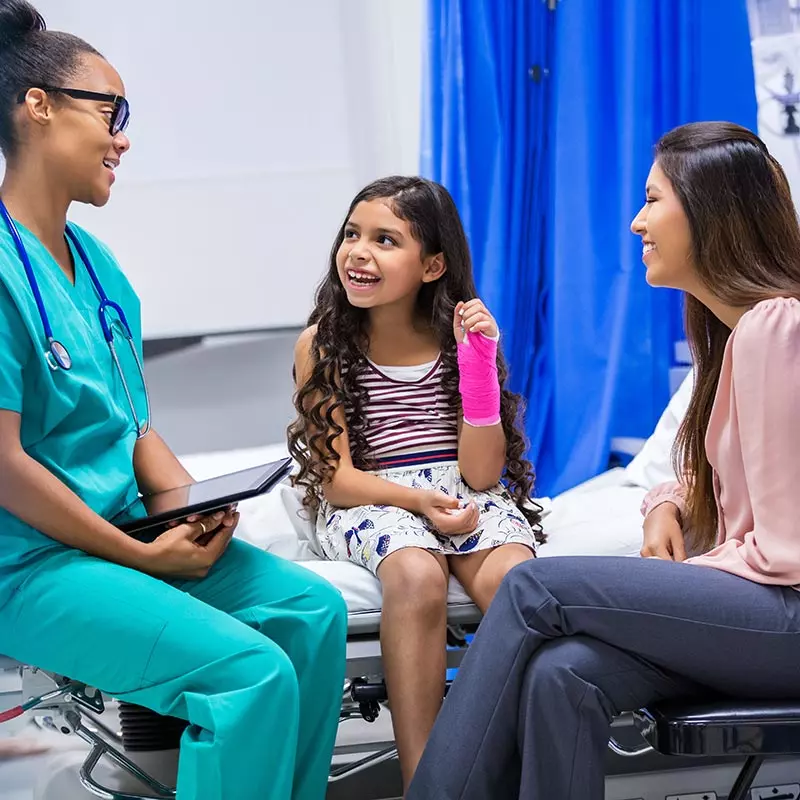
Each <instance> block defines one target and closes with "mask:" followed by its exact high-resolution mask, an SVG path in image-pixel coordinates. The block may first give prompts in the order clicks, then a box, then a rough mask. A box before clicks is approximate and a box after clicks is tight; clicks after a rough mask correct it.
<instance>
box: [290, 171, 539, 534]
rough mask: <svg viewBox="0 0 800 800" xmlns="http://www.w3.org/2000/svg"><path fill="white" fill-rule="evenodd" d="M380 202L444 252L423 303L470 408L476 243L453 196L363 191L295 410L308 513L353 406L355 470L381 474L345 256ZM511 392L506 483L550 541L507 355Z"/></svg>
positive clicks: (325, 288) (506, 396) (445, 379)
mask: <svg viewBox="0 0 800 800" xmlns="http://www.w3.org/2000/svg"><path fill="white" fill-rule="evenodd" d="M371 200H385V201H387V203H388V204H389V206H390V207H391V209H392V211H393V213H394V214H395V215H396V216H397V217H399V218H400V219H403V220H405V221H406V222H408V223H409V226H410V228H411V233H412V235H413V237H414V239H415V240H416V241H417V242H418V243H419V244H420V246H421V251H422V253H421V254H422V257H423V258H426V257H427V256H431V255H435V254H437V253H442V255H443V257H444V262H445V265H446V271H445V273H444V275H442V277H441V278H439V279H438V280H435V281H432V282H431V283H425V284H423V285H422V286H421V288H420V290H419V294H418V296H417V311H418V316H419V318H420V319H424V320H429V322H430V327H431V329H432V330H433V332H434V333H435V335H436V337H437V338H438V340H439V346H440V350H441V354H442V355H441V358H442V365H443V375H442V385H443V388H444V391H445V394H446V395H447V398H448V401H449V403H450V404H451V405H452V407H453V408H460V407H461V396H460V394H459V390H458V362H457V358H456V341H455V336H454V334H453V315H454V313H455V307H456V305H457V304H458V302H459V301H461V300H470V299H472V298H474V297H476V295H477V292H476V289H475V283H474V280H473V277H472V259H471V258H470V252H469V246H468V244H467V238H466V235H465V234H464V228H463V226H462V224H461V219H460V217H459V215H458V210H457V209H456V206H455V203H454V202H453V198H452V197H451V196H450V194H449V192H448V191H447V190H446V189H445V188H444V187H443V186H441V185H439V184H438V183H434V182H433V181H429V180H425V179H423V178H418V177H399V176H394V177H389V178H382V179H380V180H377V181H375V182H374V183H371V184H370V185H369V186H367V187H366V188H364V189H362V190H361V191H360V192H359V193H358V194H357V195H356V197H355V198H354V199H353V202H352V203H351V204H350V208H349V209H348V212H347V215H346V216H345V219H344V222H343V223H342V226H341V228H340V229H339V233H338V234H337V236H336V239H335V241H334V243H333V247H332V248H331V253H330V260H329V266H328V272H327V274H326V276H325V278H324V279H323V280H322V282H321V284H320V285H319V287H318V289H317V293H316V302H315V308H314V310H313V312H312V313H311V316H310V317H309V320H308V325H309V326H316V332H315V334H314V340H313V344H312V347H311V357H312V369H311V374H310V377H309V378H308V380H307V381H306V383H305V384H304V385H303V386H299V387H298V389H297V392H296V394H295V398H294V403H295V409H296V411H297V418H296V419H295V421H294V422H293V423H292V424H291V425H290V426H289V431H288V433H289V449H290V452H291V454H292V456H293V457H294V458H295V460H296V461H297V462H298V463H299V465H300V471H299V473H298V474H297V476H296V478H295V484H296V485H299V486H303V487H304V488H305V490H306V493H305V499H304V505H305V506H306V507H307V508H309V509H311V510H312V511H316V510H317V509H318V508H319V503H320V501H321V499H322V485H323V484H324V483H325V482H326V481H328V480H330V478H331V476H332V475H333V473H334V471H335V465H336V463H337V462H338V461H339V458H340V457H339V454H338V453H337V451H336V446H335V444H336V440H337V439H338V438H339V437H340V436H341V434H342V433H343V429H342V427H341V426H340V425H338V424H337V423H336V421H335V420H334V418H333V413H334V411H336V410H337V409H339V408H342V409H344V408H347V409H348V413H347V425H348V437H349V440H350V455H351V457H352V459H353V463H354V464H356V466H358V467H360V468H362V469H374V468H375V466H376V464H375V459H374V457H373V456H372V454H371V453H370V451H369V447H368V445H367V439H366V426H367V423H366V421H365V419H364V415H363V408H364V403H365V401H366V390H365V389H364V388H363V386H362V385H361V384H360V381H359V379H360V377H361V376H362V375H363V373H364V371H365V369H366V368H367V353H368V350H369V341H368V337H367V330H366V322H367V312H366V311H365V310H364V309H359V308H356V307H355V306H352V305H351V304H350V303H349V301H348V300H347V294H346V293H345V289H344V287H343V286H342V282H341V280H340V279H339V272H338V269H337V266H336V255H337V253H338V251H339V247H340V245H341V244H342V242H343V241H344V235H345V227H346V225H347V222H348V221H349V219H350V216H351V215H352V213H353V211H354V210H355V208H356V206H357V205H358V204H359V203H362V202H368V201H371ZM497 368H498V377H499V379H500V386H501V387H502V394H501V411H500V413H501V418H502V424H503V430H504V431H505V435H506V442H507V444H506V466H505V472H504V476H503V477H504V481H505V483H506V485H507V487H508V490H509V492H510V493H511V495H512V496H513V498H514V500H515V502H516V504H517V506H518V507H519V509H520V511H521V512H522V513H523V514H524V516H525V517H526V518H527V519H528V521H529V522H530V523H531V525H532V526H533V528H534V530H535V531H536V532H537V538H539V539H540V540H541V541H543V540H544V537H543V535H542V533H541V525H540V520H541V507H540V506H538V505H536V504H535V503H534V502H533V501H532V500H531V493H532V491H533V482H534V475H533V467H532V466H531V464H530V462H529V461H527V460H526V458H525V449H526V443H525V438H524V436H523V434H522V427H521V417H522V401H521V398H520V397H519V396H518V395H516V394H513V393H512V392H510V391H508V389H507V388H505V384H506V380H507V377H508V369H507V367H506V362H505V359H504V358H503V355H502V353H501V352H499V351H498V356H497Z"/></svg>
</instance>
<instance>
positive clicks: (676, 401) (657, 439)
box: [625, 370, 693, 491]
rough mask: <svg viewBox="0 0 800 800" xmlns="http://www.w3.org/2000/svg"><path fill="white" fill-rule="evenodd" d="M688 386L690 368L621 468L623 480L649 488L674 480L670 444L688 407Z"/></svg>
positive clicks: (690, 395)
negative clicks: (639, 447)
mask: <svg viewBox="0 0 800 800" xmlns="http://www.w3.org/2000/svg"><path fill="white" fill-rule="evenodd" d="M692 385H693V373H692V371H691V370H690V371H689V374H688V375H687V376H686V377H685V378H684V379H683V383H681V385H680V386H679V387H678V391H677V392H675V394H674V395H673V396H672V399H671V400H670V401H669V405H668V406H667V407H666V409H665V410H664V413H663V414H662V415H661V419H659V421H658V425H656V429H655V430H654V431H653V434H652V436H650V438H649V439H648V440H647V441H646V442H645V443H644V446H643V447H642V449H641V450H640V451H639V452H638V453H637V455H636V456H635V457H634V458H633V460H632V461H631V462H630V464H628V466H627V467H626V468H625V480H626V482H628V483H630V484H632V485H633V486H641V487H642V488H643V489H647V490H648V491H649V490H650V489H652V488H653V487H654V486H658V485H659V484H660V483H665V482H666V481H674V480H676V478H675V471H674V470H673V469H672V445H673V443H674V442H675V435H676V434H677V432H678V426H679V425H680V424H681V421H682V420H683V417H684V416H685V414H686V409H687V408H688V407H689V400H691V397H692Z"/></svg>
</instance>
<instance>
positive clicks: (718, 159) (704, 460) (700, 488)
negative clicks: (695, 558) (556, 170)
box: [655, 122, 800, 549]
mask: <svg viewBox="0 0 800 800" xmlns="http://www.w3.org/2000/svg"><path fill="white" fill-rule="evenodd" d="M655 161H656V164H658V166H659V167H660V168H661V170H662V171H663V173H664V175H666V177H667V178H668V180H669V181H670V183H671V184H672V187H673V188H674V190H675V194H676V195H677V197H678V199H679V200H680V203H681V205H682V206H683V210H684V212H685V214H686V217H687V219H688V222H689V230H690V233H691V240H692V253H691V258H692V266H693V268H694V271H695V274H696V275H697V277H698V278H699V280H700V281H701V282H702V283H703V285H704V286H705V287H706V289H707V290H708V291H709V292H710V293H711V294H712V295H713V296H714V297H715V298H717V299H718V300H719V301H721V302H722V303H724V304H725V305H727V306H732V307H734V308H740V309H748V308H750V307H752V306H753V305H755V304H756V303H758V302H760V301H762V300H767V299H770V298H774V297H796V298H798V299H800V226H798V220H797V213H796V211H795V208H794V204H793V203H792V195H791V192H790V190H789V182H788V181H787V180H786V175H785V174H784V172H783V169H781V166H780V164H778V162H777V161H776V160H775V159H774V158H773V157H772V156H771V155H770V153H769V151H768V150H767V147H766V145H765V144H764V143H763V142H762V141H761V139H759V138H758V137H757V136H756V135H755V134H754V133H752V132H750V131H749V130H747V129H746V128H742V127H740V126H738V125H734V124H732V123H730V122H698V123H693V124H691V125H683V126H681V127H679V128H676V129H675V130H673V131H670V132H669V133H667V134H665V135H664V136H663V137H662V139H661V140H660V141H659V143H658V144H657V145H656V152H655ZM685 302H686V305H685V325H686V334H687V339H688V342H689V346H690V348H691V352H692V357H693V362H694V378H695V380H694V390H693V392H692V398H691V401H690V403H689V408H688V410H687V412H686V416H685V417H684V419H683V422H682V423H681V425H680V427H679V429H678V434H677V437H676V440H675V446H674V448H673V462H674V466H675V471H676V473H677V474H678V475H681V476H682V479H683V481H684V483H685V485H686V489H687V492H688V494H687V514H688V516H689V519H687V520H685V521H684V522H685V523H686V524H687V525H688V527H689V529H690V530H691V536H692V544H693V546H694V547H700V548H703V549H707V548H709V547H710V546H711V545H713V543H714V540H715V537H716V533H717V526H718V512H717V503H716V499H715V496H714V484H713V470H712V468H711V465H710V464H709V462H708V456H707V454H706V448H705V436H706V430H707V428H708V422H709V419H710V417H711V409H712V406H713V404H714V397H715V395H716V391H717V386H718V384H719V378H720V372H721V369H722V359H723V355H724V353H725V346H726V344H727V341H728V337H729V336H730V333H731V331H730V329H729V328H728V327H727V326H726V325H725V324H724V323H722V322H721V321H720V320H719V319H718V318H717V317H716V316H715V315H714V314H713V313H712V312H711V311H710V310H709V309H708V308H707V307H706V306H705V305H703V304H702V303H701V302H700V301H699V300H697V299H696V298H694V297H692V296H691V295H689V294H687V295H686V298H685Z"/></svg>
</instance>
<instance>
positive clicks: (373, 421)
mask: <svg viewBox="0 0 800 800" xmlns="http://www.w3.org/2000/svg"><path fill="white" fill-rule="evenodd" d="M402 369H403V368H400V367H394V368H392V374H393V375H398V374H399V373H400V371H401V370H402ZM414 369H415V367H409V368H408V370H409V371H412V374H413V370H414ZM442 373H443V366H442V359H441V356H439V358H438V359H437V360H436V361H435V363H434V364H433V366H432V367H431V369H430V370H429V371H428V372H427V374H425V375H424V376H423V377H421V378H419V379H417V380H399V379H398V378H397V377H390V376H388V375H385V374H384V373H383V372H381V371H380V369H379V368H378V367H376V366H375V365H374V364H372V363H371V362H367V368H366V370H365V371H364V372H363V373H362V375H361V376H360V378H359V383H360V384H361V385H362V386H363V387H364V389H366V393H367V400H366V403H365V406H364V408H363V409H362V411H363V417H364V419H365V421H366V430H365V433H366V439H367V445H368V446H369V448H370V451H371V455H372V456H373V458H375V460H376V461H377V462H378V467H379V468H380V469H389V468H395V467H398V468H399V467H409V466H415V465H418V464H431V463H435V462H442V461H457V460H458V408H456V407H454V406H453V405H452V404H451V403H449V402H448V400H447V397H446V395H445V392H444V389H443V387H442ZM345 411H346V413H347V419H348V424H349V423H350V420H352V414H353V408H352V406H351V405H350V404H349V403H346V405H345Z"/></svg>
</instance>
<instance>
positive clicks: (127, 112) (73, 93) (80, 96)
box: [17, 86, 131, 136]
mask: <svg viewBox="0 0 800 800" xmlns="http://www.w3.org/2000/svg"><path fill="white" fill-rule="evenodd" d="M30 88H34V89H41V90H42V91H44V92H61V94H65V95H67V96H68V97H74V98H75V99H76V100H97V101H99V102H101V103H113V104H114V111H113V113H112V114H111V120H110V122H109V125H108V132H109V133H110V134H111V135H112V136H116V135H117V134H118V133H121V132H122V131H124V130H125V129H126V128H127V127H128V123H129V122H130V121H131V107H130V105H129V104H128V101H127V99H126V98H124V97H123V96H122V95H119V94H103V93H102V92H87V91H86V90H84V89H64V88H62V87H59V86H34V87H30ZM27 94H28V89H24V90H23V91H21V92H20V93H19V95H18V96H17V102H18V103H24V102H25V97H26V95H27Z"/></svg>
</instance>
